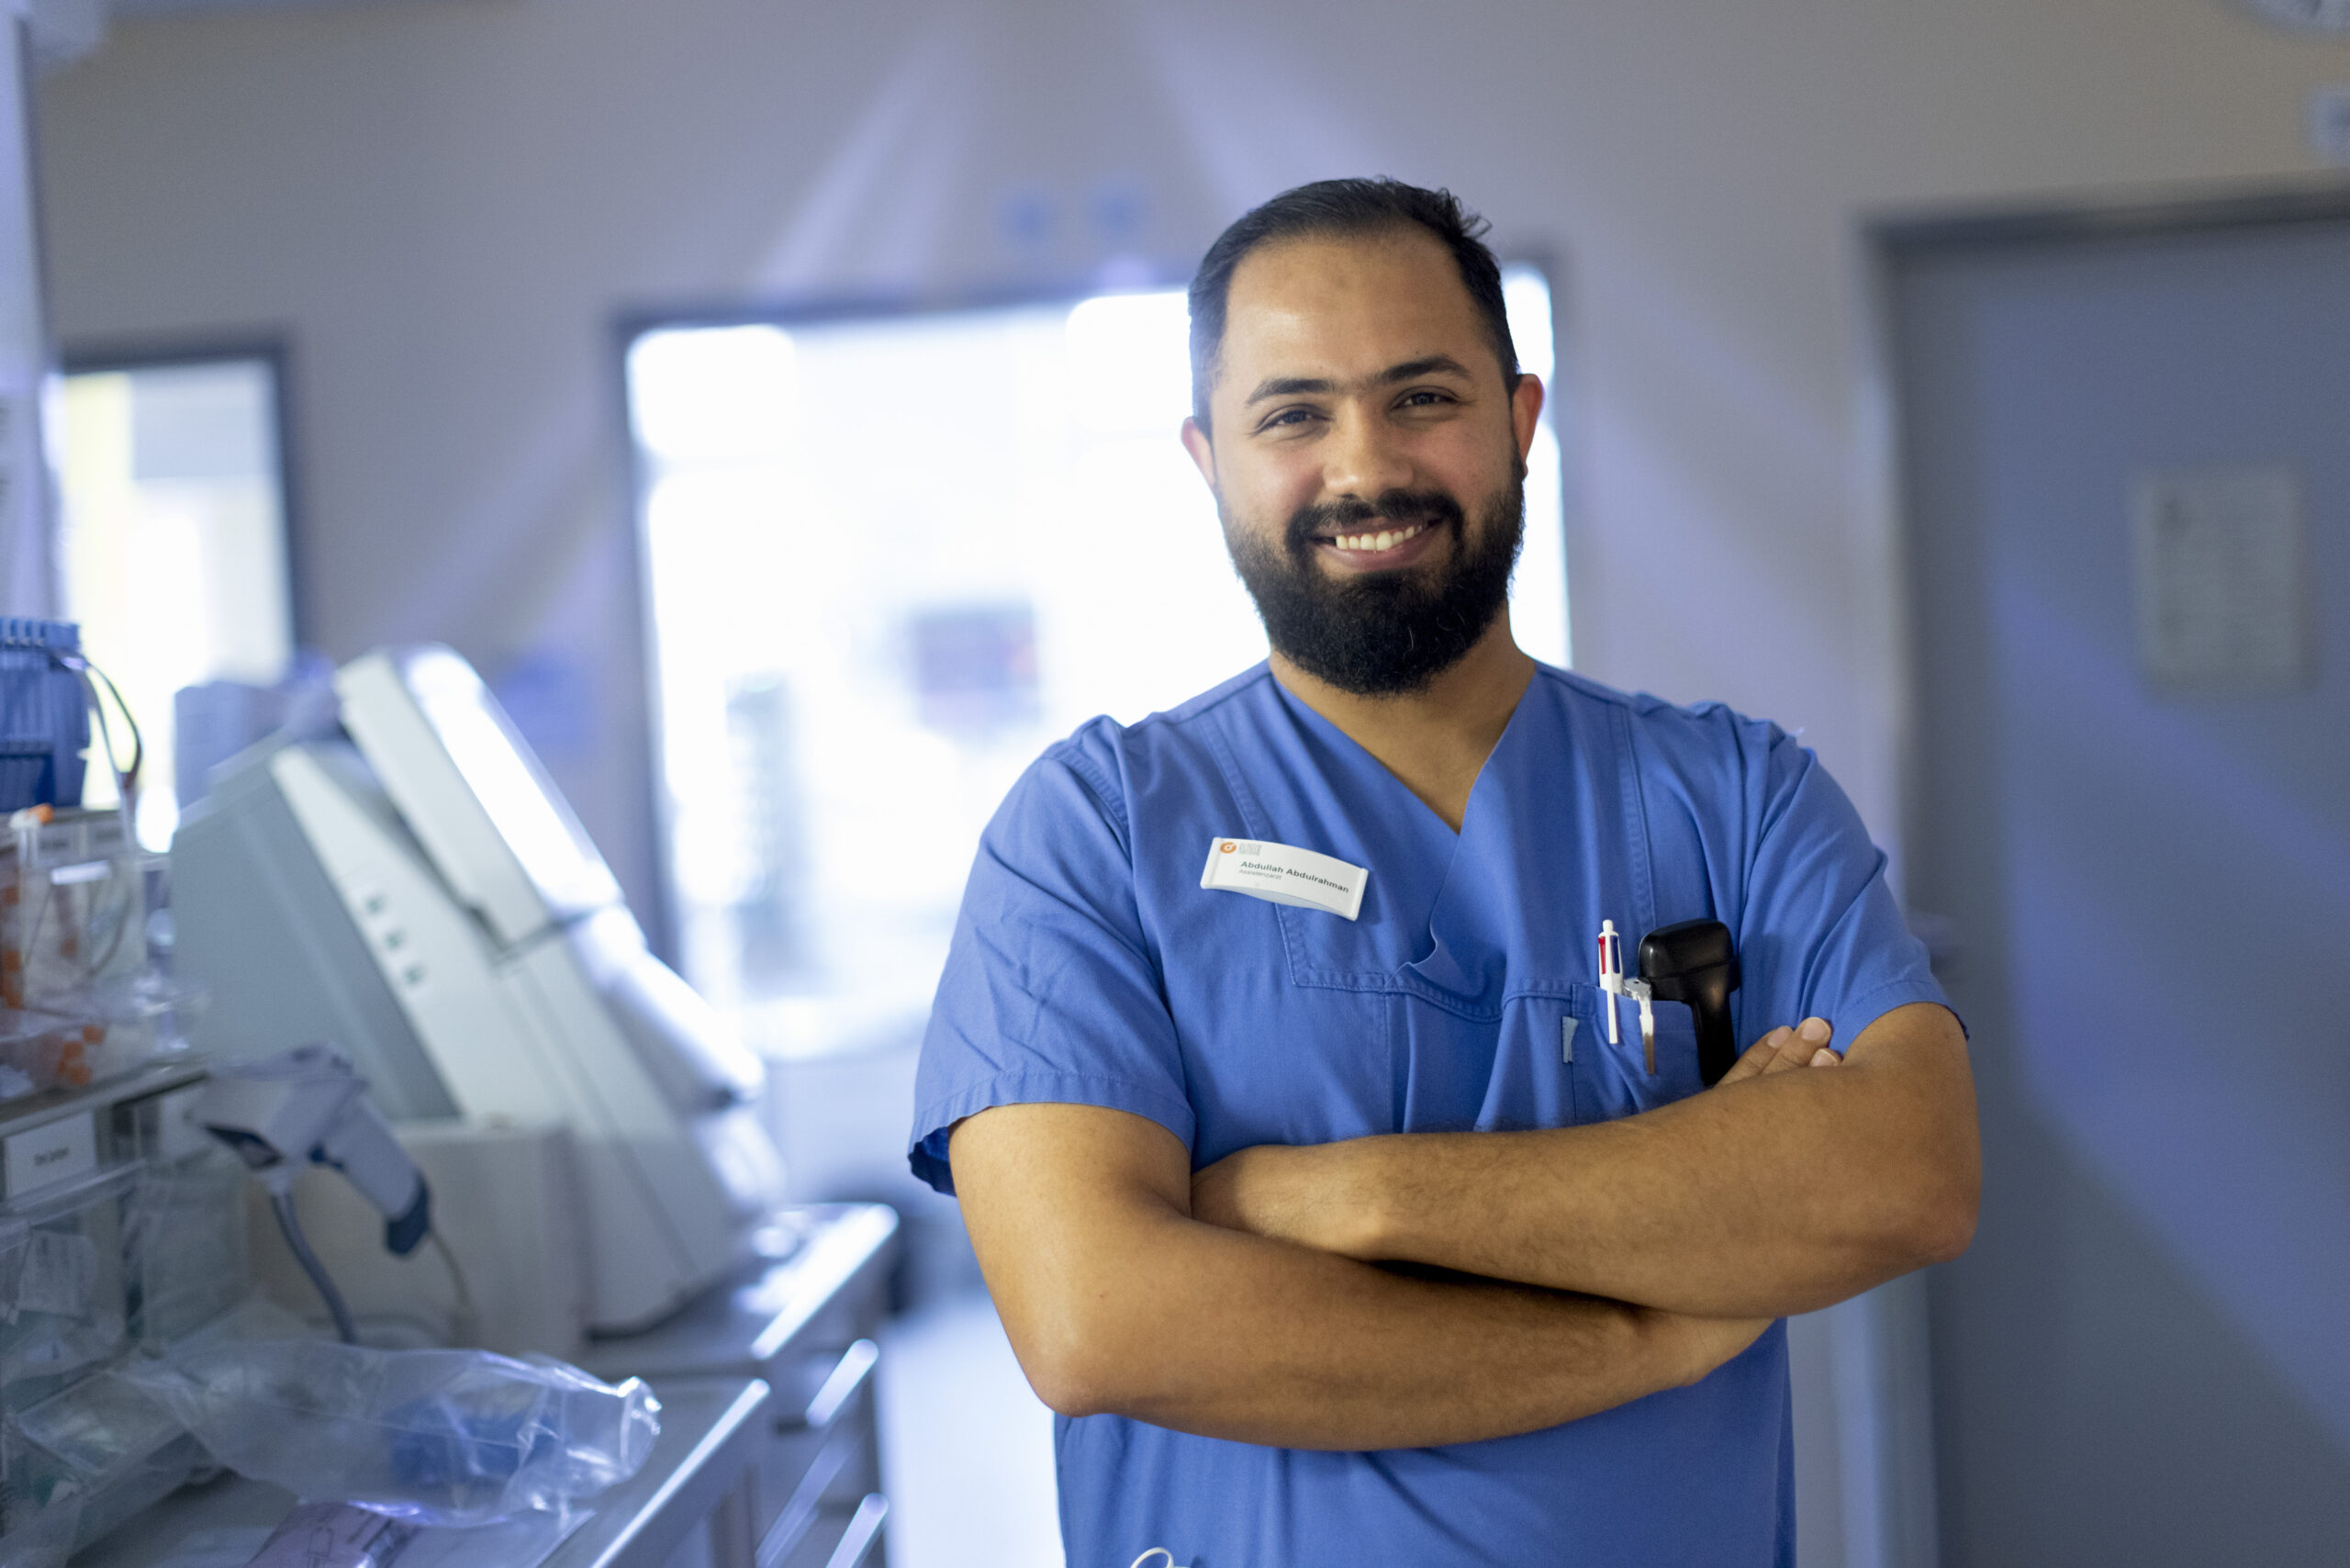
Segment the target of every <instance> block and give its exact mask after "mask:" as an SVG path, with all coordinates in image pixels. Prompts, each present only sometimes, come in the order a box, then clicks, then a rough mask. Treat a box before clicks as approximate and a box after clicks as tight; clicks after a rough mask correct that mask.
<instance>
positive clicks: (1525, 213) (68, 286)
mask: <svg viewBox="0 0 2350 1568" xmlns="http://www.w3.org/2000/svg"><path fill="white" fill-rule="evenodd" d="M2335 78H2350V50H2345V49H2344V47H2343V46H2341V45H2337V44H2331V43H2320V42H2312V41H2309V40H2306V39H2297V38H2293V37H2289V36H2287V35H2284V34H2279V33H2272V32H2270V31H2267V30H2266V29H2264V28H2261V27H2260V26H2259V25H2257V24H2255V23H2254V22H2253V21H2251V20H2249V19H2248V18H2247V17H2244V15H2243V14H2242V13H2240V12H2238V11H2236V10H2233V9H2232V8H2230V7H2229V6H2226V5H2224V4H2221V0H1970V3H1968V4H1964V5H1952V4H1948V3H1946V0H1740V4H1738V5H1735V6H1724V5H1720V4H1716V3H1713V0H1576V3H1573V4H1561V3H1559V0H1549V3H1545V4H1534V3H1509V0H1457V3H1455V4H1452V5H1449V6H1426V5H1413V6H1406V5H1400V4H1395V3H1393V0H1291V3H1289V4H1286V5H1283V6H1279V7H1271V6H1261V5H1246V4H1239V3H1237V0H1159V3H1157V4H1148V5H1146V4H1142V3H1141V0H1101V3H1094V4H1080V3H1077V0H1024V3H1017V4H1015V3H1013V0H865V3H862V4H858V5H856V6H825V5H811V4H785V3H783V0H662V3H661V4H658V5H654V4H647V3H643V0H444V3H442V4H439V5H422V6H419V5H408V6H397V7H394V6H384V7H369V6H351V7H347V8H338V9H333V10H329V11H319V12H280V13H267V14H246V15H238V16H222V17H183V18H171V19H157V20H151V21H142V22H138V23H126V24H123V25H121V26H120V27H118V28H117V30H116V32H115V34H114V36H113V37H112V39H110V40H109V41H108V43H107V44H106V47H105V48H104V49H103V50H100V51H99V52H98V53H97V54H95V56H93V57H92V58H90V59H89V60H87V61H85V62H82V63H80V64H77V65H74V66H73V67H71V68H69V69H66V70H64V71H62V72H61V73H57V74H55V75H53V76H51V77H50V78H49V79H48V80H47V81H46V82H44V84H42V87H41V90H40V113H39V132H40V136H41V140H42V148H41V160H42V162H41V169H42V174H43V177H44V179H45V182H46V201H47V218H48V225H49V234H48V238H49V248H50V280H51V289H52V313H53V317H54V320H55V323H56V326H57V330H58V331H59V332H60V333H61V335H62V337H63V338H64V339H65V340H66V341H67V342H76V343H82V342H92V341H95V340H100V339H106V340H123V339H140V338H184V337H187V336H191V335H201V334H206V333H211V332H228V331H236V332H247V331H250V330H254V329H268V330H282V331H284V332H285V333H286V334H287V335H288V336H289V337H290V339H291V342H292V347H293V351H294V355H295V358H294V364H293V376H294V385H295V387H296V391H297V407H296V409H295V414H296V436H297V442H298V443H299V456H300V463H301V468H300V472H299V475H298V479H299V482H300V487H301V503H302V508H303V512H302V520H301V531H300V534H299V538H298V547H299V551H300V571H301V585H302V586H301V593H302V603H303V612H304V624H305V629H306V631H307V632H308V634H309V636H310V637H311V638H312V639H313V640H314V641H315V642H317V643H318V644H320V645H322V646H323V647H324V648H325V649H326V650H327V651H328V652H330V654H333V655H337V656H343V655H350V654H353V653H355V652H357V651H359V650H361V649H363V648H364V647H366V646H368V645H369V644H374V643H377V642H380V641H384V640H387V639H405V638H416V637H438V638H442V639H444V640H446V641H448V642H451V643H453V644H455V645H456V646H457V647H458V648H459V649H460V650H461V651H463V652H464V653H465V654H466V655H469V656H471V657H472V658H474V659H475V660H476V662H477V663H479V664H480V665H481V666H483V667H484V668H485V670H486V671H487V672H488V673H489V674H490V675H492V676H493V677H494V678H504V679H506V680H507V682H508V685H509V689H516V690H520V691H523V692H525V693H528V694H533V695H532V696H531V698H530V701H528V702H526V703H525V704H524V706H525V708H526V709H527V710H529V711H526V712H525V714H524V717H525V720H526V722H529V723H531V724H532V726H533V727H534V729H535V730H536V733H537V737H538V738H539V739H540V741H541V743H542V745H543V749H544V750H545V751H546V752H547V754H548V756H549V761H550V763H551V765H552V766H553V767H554V769H555V771H556V772H557V774H558V776H559V778H560V779H561V781H562V783H563V785H564V787H565V789H566V790H568V791H569V792H570V793H571V795H572V797H573V799H574V801H576V803H577V805H578V806H579V808H580V811H581V813H582V815H583V816H584V817H585V818H586V820H587V822H588V826H589V828H590V830H591V831H592V832H593V833H594V834H595V835H596V836H597V838H598V840H599V842H600V843H602V844H603V845H604V846H606V848H607V850H608V851H609V852H610V854H611V856H612V858H613V860H614V862H615V864H616V867H617V868H618V869H619V871H620V873H621V877H622V879H623V881H624V882H625V883H626V884H627V886H628V888H629V890H630V893H631V895H632V898H633V899H634V900H635V901H636V902H638V904H639V906H640V907H646V906H649V905H650V904H651V902H652V891H653V885H654V877H655V872H654V866H653V860H652V850H651V839H650V819H651V806H650V803H649V801H648V794H647V791H648V785H647V778H646V768H645V762H644V757H643V689H644V687H643V672H642V668H641V659H640V654H639V648H638V641H637V631H636V626H635V608H634V604H635V601H634V588H633V583H632V576H631V573H632V549H633V546H632V541H631V538H630V534H629V532H628V526H627V514H626V498H625V492H624V475H623V471H622V468H621V460H620V435H619V431H620V426H619V420H620V414H619V410H618V408H617V398H616V391H615V374H614V364H613V354H612V349H613V341H614V340H613V337H612V334H611V329H610V324H611V322H612V320H613V318H614V315H615V313H616V312H619V311H621V310H622V309H625V308H634V307H646V306H655V305H661V304H671V303H679V304H682V303H699V302H710V301H725V300H735V299H741V298H744V297H761V296H785V295H809V294H816V295H822V294H825V293H833V292H841V291H855V292H870V291H872V290H874V289H877V288H896V289H903V290H912V291H921V292H933V293H954V292H960V291H964V290H968V289H972V288H978V287H983V286H991V285H1001V284H1005V283H1011V282H1016V281H1021V280H1025V279H1033V278H1035V277H1036V276H1039V275H1043V274H1079V273H1084V272H1088V271H1091V270H1092V269H1095V268H1099V267H1102V266H1104V265H1105V264H1106V265H1110V266H1111V267H1112V268H1113V271H1114V270H1116V267H1117V266H1118V265H1119V264H1121V263H1119V261H1118V259H1119V258H1121V257H1125V258H1129V259H1130V260H1132V259H1139V260H1140V261H1142V262H1144V263H1161V264H1169V265H1173V266H1176V267H1181V266H1184V265H1187V264H1188V263H1189V262H1190V261H1191V260H1192V258H1194V257H1195V256H1196V255H1197V253H1198V252H1199V251H1200V250H1201V249H1202V248H1203V246H1204V244H1205V243H1206V242H1207V241H1208V240H1209V239H1210V238H1211V237H1212V236H1213V235H1214V232H1215V230H1217V228H1218V227H1220V226H1221V225H1222V224H1223V223H1224V222H1225V221H1226V220H1227V219H1229V218H1231V217H1232V216H1234V215H1235V214H1237V212H1238V211H1240V210H1241V209H1242V208H1243V207H1246V206H1247V205H1248V204H1249V203H1251V202H1253V201H1255V200H1257V199H1259V198H1260V197H1262V196H1267V195H1270V193H1272V192H1273V191H1275V190H1277V189H1280V188H1281V187H1283V186H1285V185H1291V184H1293V183H1295V182H1298V181H1301V180H1304V179H1309V178H1314V177H1317V176H1322V175H1326V174H1338V173H1357V172H1366V171H1384V172H1390V173H1393V174H1399V175H1402V176H1404V177H1406V178H1412V179H1416V180H1421V181H1425V182H1430V183H1444V184H1449V185H1452V186H1453V187H1454V188H1456V189H1458V190H1460V192H1462V193H1463V194H1464V196H1467V197H1468V198H1469V199H1470V200H1471V201H1472V204H1473V205H1475V206H1477V207H1481V208H1483V210H1484V211H1485V212H1487V213H1488V214H1490V215H1491V216H1492V217H1493V218H1494V224H1495V230H1496V236H1497V238H1498V240H1499V241H1501V242H1502V244H1503V245H1504V247H1505V249H1509V250H1516V251H1526V250H1534V249H1539V250H1542V251H1547V252H1550V254H1552V255H1553V256H1555V257H1557V258H1560V259H1561V261H1562V263H1564V267H1565V276H1564V280H1563V281H1564V284H1565V289H1566V293H1565V303H1566V305H1567V314H1566V330H1567V332H1568V334H1569V336H1570V338H1571V354H1572V359H1571V361H1570V363H1571V364H1572V382H1573V384H1572V386H1570V387H1568V388H1566V389H1565V391H1566V393H1567V395H1568V397H1569V399H1570V401H1569V429H1570V431H1571V432H1572V441H1573V442H1574V444H1575V446H1576V449H1577V453H1576V458H1575V461H1574V463H1573V464H1572V466H1573V467H1574V468H1576V469H1577V470H1578V471H1579V478H1578V480H1577V482H1576V485H1575V500H1576V502H1577V504H1578V506H1579V509H1580V510H1579V515H1578V519H1577V521H1576V523H1575V524H1574V525H1573V528H1574V532H1573V536H1572V539H1571V543H1570V550H1571V561H1572V567H1573V570H1574V573H1575V578H1574V596H1573V602H1574V611H1575V617H1576V622H1575V636H1576V644H1577V651H1578V662H1579V664H1580V665H1581V666H1583V668H1584V669H1586V670H1587V671H1589V672H1591V673H1593V674H1595V675H1597V676H1599V677H1600V678H1604V679H1608V680H1612V681H1616V682H1618V683H1622V684H1627V685H1634V686H1639V687H1645V688H1648V689H1654V690H1658V691H1662V692H1664V693H1666V694H1668V695H1671V696H1674V697H1678V698H1684V699H1695V698H1699V697H1708V696H1711V697H1720V698H1724V699H1727V700H1730V701H1732V702H1733V703H1735V704H1737V705H1739V706H1740V707H1742V708H1746V709H1748V710H1751V711H1761V712H1766V713H1769V714H1772V715H1774V717H1777V718H1779V719H1780V720H1782V721H1783V722H1785V723H1787V724H1789V725H1790V726H1802V727H1803V728H1804V730H1805V732H1806V738H1807V740H1808V741H1809V742H1810V743H1812V744H1813V745H1817V746H1818V748H1819V750H1820V752H1821V753H1822V755H1823V756H1825V757H1826V758H1827V760H1828V761H1829V763H1830V766H1831V767H1833V768H1834V769H1835V770H1836V771H1837V772H1838V774H1839V775H1840V776H1841V778H1843V779H1844V780H1845V781H1846V783H1847V784H1848V786H1849V787H1850V788H1851V789H1852V791H1853V793H1854V794H1855V796H1856V797H1857V798H1858V799H1859V801H1861V804H1862V806H1863V811H1864V812H1866V813H1867V814H1868V816H1869V817H1870V819H1871V820H1872V821H1873V822H1874V823H1875V824H1876V825H1877V827H1878V829H1879V831H1880V833H1881V834H1889V833H1890V831H1891V829H1892V826H1893V820H1892V819H1893V816H1894V810H1895V806H1896V803H1897V800H1898V796H1899V790H1898V788H1897V761H1898V758H1899V757H1900V756H1901V754H1902V747H1903V739H1904V723H1905V716H1904V712H1903V692H1904V690H1905V689H1906V678H1905V677H1904V674H1903V669H1902V660H1901V652H1900V650H1901V648H1902V645H1903V644H1902V633H1901V628H1900V626H1899V624H1898V620H1897V612H1896V609H1895V605H1896V601H1897V596H1896V594H1895V592H1894V583H1895V581H1896V573H1895V566H1894V561H1893V556H1892V527H1891V521H1890V504H1889V501H1888V499H1887V497H1888V496H1889V494H1890V487H1889V484H1888V482H1887V477H1886V473H1885V471H1884V466H1883V463H1882V459H1881V454H1880V448H1879V445H1878V441H1879V436H1880V431H1881V428H1882V419H1883V409H1882V408H1881V406H1880V401H1879V383H1878V379H1877V371H1876V367H1875V362H1874V353H1875V348H1874V342H1873V341H1872V339H1871V335H1870V330H1869V327H1868V316H1867V310H1866V273H1865V263H1864V255H1863V247H1862V246H1861V245H1860V243H1859V241H1858V240H1857V238H1856V236H1857V234H1858V220H1859V218H1860V216H1861V215H1863V214H1865V213H1868V212H1871V211H1874V210H1883V209H1912V208H1918V207H1931V206H1939V205H1945V204H1974V203H2012V202H2018V201H2024V200H2038V199H2043V198H2045V199H2070V198H2072V197H2075V196H2087V197H2101V196H2111V195H2118V194H2122V193H2142V192H2143V191H2146V190H2148V189H2150V188H2155V187H2170V186H2176V185H2187V186H2200V185H2232V184H2237V183H2244V182H2264V181H2275V180H2278V179H2289V178H2297V177H2303V176H2306V175H2308V174H2311V172H2312V166H2311V162H2310V160H2309V158H2308V156H2307V154H2306V152H2305V151H2304V150H2303V148H2302V144H2301V140H2300V126H2301V112H2302V110H2301V105H2302V95H2303V94H2304V92H2305V91H2306V89H2307V88H2309V87H2310V86H2311V85H2312V84H2317V83H2320V82H2323V81H2328V80H2332V79H2335ZM1801 1353H1802V1354H1804V1355H1809V1356H1814V1357H1815V1364H1816V1354H1817V1347H1816V1346H1815V1347H1814V1349H1813V1350H1809V1351H1803V1352H1801ZM1807 1408H1808V1407H1807ZM1820 1418H1824V1417H1807V1420H1815V1419H1820ZM1805 1440H1806V1442H1807V1445H1809V1446H1810V1449H1811V1450H1813V1451H1816V1450H1817V1447H1818V1444H1819V1443H1821V1442H1823V1441H1826V1440H1829V1439H1827V1438H1825V1437H1823V1436H1822V1429H1821V1428H1818V1427H1816V1426H1815V1427H1812V1428H1807V1437H1806V1439H1805ZM1808 1468H1812V1467H1807V1469H1808ZM1816 1496H1829V1499H1830V1500H1829V1503H1828V1504H1826V1505H1818V1504H1814V1503H1812V1502H1810V1501H1809V1500H1808V1499H1809V1497H1816ZM1818 1506H1829V1507H1830V1512H1831V1514H1832V1506H1833V1498H1832V1495H1830V1494H1828V1493H1827V1492H1824V1491H1819V1490H1815V1491H1814V1492H1813V1493H1811V1494H1809V1495H1808V1496H1807V1512H1809V1511H1811V1510H1813V1509H1815V1508H1816V1507H1818ZM1807 1528H1808V1526H1807ZM1812 1539H1814V1540H1822V1539H1824V1538H1823V1537H1820V1536H1819V1535H1818V1534H1816V1533H1815V1535H1814V1536H1813V1537H1812ZM1810 1554H1812V1555H1815V1556H1818V1552H1817V1551H1813V1552H1811V1553H1810ZM1819 1560H1820V1561H1826V1560H1828V1559H1827V1558H1825V1557H1820V1558H1819Z"/></svg>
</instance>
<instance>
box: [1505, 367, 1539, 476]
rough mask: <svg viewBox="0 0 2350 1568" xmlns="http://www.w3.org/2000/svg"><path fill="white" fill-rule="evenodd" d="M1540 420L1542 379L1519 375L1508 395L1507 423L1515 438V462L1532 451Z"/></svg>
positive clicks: (1524, 457) (1523, 461) (1524, 459)
mask: <svg viewBox="0 0 2350 1568" xmlns="http://www.w3.org/2000/svg"><path fill="white" fill-rule="evenodd" d="M1541 418H1542V378H1541V377H1540V376H1539V375H1520V376H1519V377H1518V378H1517V386H1516V388H1514V389H1513V390H1512V391H1511V393H1510V395H1509V422H1510V428H1511V430H1512V431H1513V432H1514V433H1515V434H1516V437H1517V460H1518V462H1519V463H1520V464H1521V465H1522V464H1524V463H1525V461H1526V454H1527V453H1529V452H1531V451H1533V450H1534V429H1535V426H1536V425H1537V424H1538V423H1539V422H1540V420H1541Z"/></svg>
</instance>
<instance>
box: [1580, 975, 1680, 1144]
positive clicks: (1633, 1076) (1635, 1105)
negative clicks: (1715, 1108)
mask: <svg viewBox="0 0 2350 1568" xmlns="http://www.w3.org/2000/svg"><path fill="white" fill-rule="evenodd" d="M1574 992H1575V994H1574V998H1573V1002H1574V1005H1576V1006H1577V1007H1578V1008H1579V1009H1581V1010H1582V1011H1583V1014H1584V1015H1585V1018H1586V1022H1585V1023H1584V1025H1583V1027H1582V1028H1580V1029H1578V1030H1577V1031H1576V1040H1575V1064H1574V1078H1575V1104H1576V1108H1577V1110H1578V1111H1579V1112H1580V1113H1581V1114H1580V1115H1579V1116H1578V1118H1577V1119H1578V1120H1581V1121H1585V1122H1612V1121H1614V1120H1616V1119H1617V1117H1619V1116H1632V1115H1638V1114H1639V1113H1640V1112H1642V1111H1653V1110H1655V1109H1656V1108H1657V1107H1658V1106H1660V1105H1670V1104H1671V1103H1673V1102H1674V1101H1675V1100H1685V1099H1687V1098H1688V1097H1689V1096H1690V1095H1692V1094H1695V1093H1696V1092H1697V1091H1698V1090H1700V1089H1702V1088H1704V1087H1705V1083H1704V1081H1703V1080H1701V1079H1700V1078H1699V1077H1698V1076H1697V1021H1696V1019H1695V1016H1694V1015H1692V1014H1691V1013H1690V1011H1689V1009H1688V1008H1687V1007H1686V1006H1685V1005H1684V1004H1683V1003H1681V1002H1651V1004H1650V1005H1651V1007H1652V1008H1653V1009H1654V1010H1655V1014H1656V1071H1655V1072H1654V1073H1653V1074H1651V1072H1650V1071H1649V1070H1648V1057H1647V1052H1646V1051H1645V1050H1643V1049H1642V1047H1641V1045H1640V1009H1639V1003H1638V1002H1634V1001H1632V1000H1631V999H1630V998H1629V997H1623V998H1618V999H1617V1001H1616V1009H1617V1020H1618V1025H1617V1038H1616V1039H1615V1040H1614V1041H1613V1042H1612V1043H1611V1042H1610V1041H1609V1040H1608V1038H1607V1003H1608V1001H1609V998H1608V996H1607V993H1606V992H1605V991H1601V990H1600V989H1599V988H1598V987H1597V986H1593V985H1582V986H1576V987H1575V988H1574Z"/></svg>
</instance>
